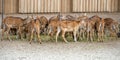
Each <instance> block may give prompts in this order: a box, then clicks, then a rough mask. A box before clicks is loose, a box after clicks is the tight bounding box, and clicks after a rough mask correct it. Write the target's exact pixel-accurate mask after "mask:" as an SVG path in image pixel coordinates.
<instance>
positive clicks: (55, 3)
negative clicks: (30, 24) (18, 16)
mask: <svg viewBox="0 0 120 60" xmlns="http://www.w3.org/2000/svg"><path fill="white" fill-rule="evenodd" d="M4 1H5V3H4V8H5V9H4V10H5V13H49V12H117V11H120V0H4ZM0 2H1V0H0ZM118 2H119V3H118ZM0 5H1V4H0ZM0 12H1V6H0Z"/></svg>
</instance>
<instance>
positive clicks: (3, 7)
mask: <svg viewBox="0 0 120 60" xmlns="http://www.w3.org/2000/svg"><path fill="white" fill-rule="evenodd" d="M1 13H2V24H1V29H3V19H4V0H2V12H1Z"/></svg>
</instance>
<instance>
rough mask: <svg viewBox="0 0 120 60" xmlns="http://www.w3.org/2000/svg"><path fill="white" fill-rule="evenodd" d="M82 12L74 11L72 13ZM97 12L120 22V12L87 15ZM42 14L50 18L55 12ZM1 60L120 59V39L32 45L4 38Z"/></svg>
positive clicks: (1, 44) (1, 45)
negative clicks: (101, 41)
mask: <svg viewBox="0 0 120 60" xmlns="http://www.w3.org/2000/svg"><path fill="white" fill-rule="evenodd" d="M82 14H83V13H79V14H78V13H77V14H76V13H73V14H72V15H73V16H75V15H82ZM96 14H97V15H99V16H100V17H103V18H107V17H111V18H113V19H115V20H118V21H119V22H120V13H88V14H87V15H88V16H89V17H91V16H93V15H96ZM35 15H37V14H35ZM39 15H41V14H39ZM42 15H44V16H46V17H47V18H50V17H51V16H53V15H54V14H42ZM5 16H11V15H10V14H9V15H5ZM5 16H4V17H5ZM12 16H19V17H22V18H25V17H26V16H27V14H25V15H22V14H12ZM0 21H1V17H0ZM0 36H1V35H0ZM0 60H120V39H118V40H110V41H105V42H103V43H100V42H76V43H75V42H69V43H67V44H66V43H64V42H58V43H55V42H43V43H42V44H38V43H36V42H32V44H31V45H30V44H29V43H28V41H21V40H15V41H8V40H3V41H0Z"/></svg>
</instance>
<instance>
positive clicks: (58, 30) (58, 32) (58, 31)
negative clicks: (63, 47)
mask: <svg viewBox="0 0 120 60" xmlns="http://www.w3.org/2000/svg"><path fill="white" fill-rule="evenodd" d="M59 34H60V28H58V29H57V33H56V43H57V41H58V35H59Z"/></svg>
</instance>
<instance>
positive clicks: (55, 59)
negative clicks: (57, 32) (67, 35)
mask: <svg viewBox="0 0 120 60" xmlns="http://www.w3.org/2000/svg"><path fill="white" fill-rule="evenodd" d="M0 60H120V40H111V41H107V42H103V43H100V42H69V43H64V42H58V43H55V42H52V43H51V42H43V43H42V44H39V43H36V42H32V44H29V43H28V41H20V40H19V41H18V40H15V41H8V40H4V41H1V42H0Z"/></svg>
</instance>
